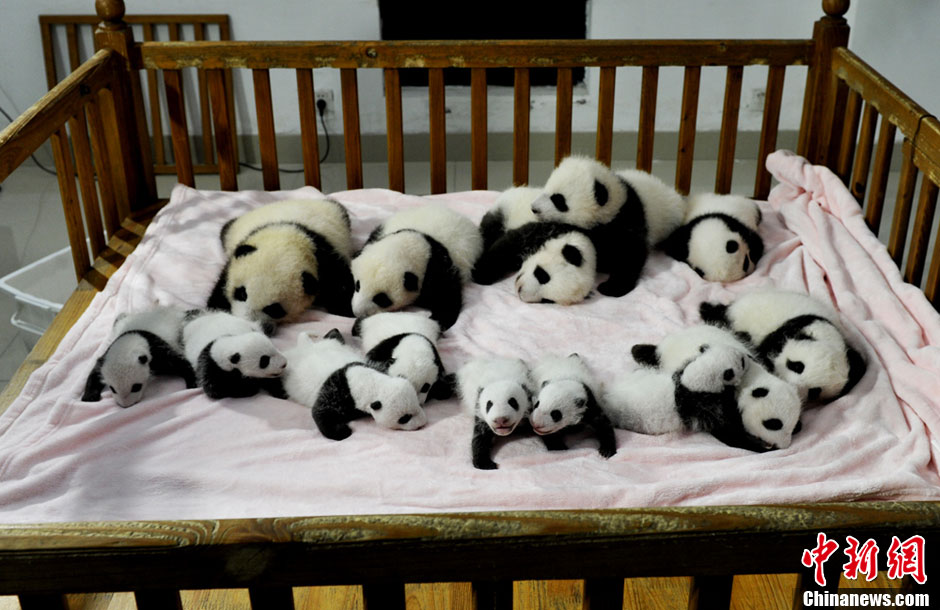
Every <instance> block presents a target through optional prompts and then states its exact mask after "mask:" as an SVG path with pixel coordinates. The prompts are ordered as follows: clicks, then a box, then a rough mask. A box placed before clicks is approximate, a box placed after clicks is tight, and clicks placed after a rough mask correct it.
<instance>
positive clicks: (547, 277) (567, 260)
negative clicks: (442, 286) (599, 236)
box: [473, 222, 597, 305]
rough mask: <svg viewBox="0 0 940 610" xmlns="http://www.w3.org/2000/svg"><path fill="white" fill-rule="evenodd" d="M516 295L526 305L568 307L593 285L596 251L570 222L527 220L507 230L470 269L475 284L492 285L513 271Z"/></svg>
mask: <svg viewBox="0 0 940 610" xmlns="http://www.w3.org/2000/svg"><path fill="white" fill-rule="evenodd" d="M517 271H518V273H517V274H516V279H515V288H516V294H518V295H519V298H520V299H522V300H523V301H525V302H526V303H558V304H561V305H572V304H574V303H579V302H581V301H583V300H584V299H585V298H587V296H588V295H589V294H590V292H591V290H592V289H593V288H594V279H595V277H596V271H597V252H596V250H595V248H594V244H593V242H592V241H591V238H590V237H589V236H588V234H587V233H586V232H585V231H584V230H583V229H580V228H578V227H576V226H574V225H568V224H564V223H557V222H531V223H528V224H525V225H522V226H521V227H516V228H513V229H510V230H508V231H506V233H505V234H504V235H503V236H502V237H500V238H499V239H497V240H496V242H495V243H494V244H493V246H492V247H490V249H488V250H486V251H485V252H484V253H483V255H482V256H480V259H479V260H478V261H477V264H476V266H475V267H474V269H473V280H474V281H475V282H477V283H478V284H484V285H487V284H492V283H494V282H497V281H499V280H501V279H502V278H503V277H505V276H506V275H508V274H510V273H513V272H517Z"/></svg>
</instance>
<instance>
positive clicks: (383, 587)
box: [362, 583, 405, 610]
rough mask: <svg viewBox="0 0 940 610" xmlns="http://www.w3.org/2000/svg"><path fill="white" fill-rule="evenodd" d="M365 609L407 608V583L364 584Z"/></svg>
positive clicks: (403, 609)
mask: <svg viewBox="0 0 940 610" xmlns="http://www.w3.org/2000/svg"><path fill="white" fill-rule="evenodd" d="M362 608H363V610H405V585H404V583H393V584H369V585H363V586H362Z"/></svg>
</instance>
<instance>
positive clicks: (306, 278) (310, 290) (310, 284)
mask: <svg viewBox="0 0 940 610" xmlns="http://www.w3.org/2000/svg"><path fill="white" fill-rule="evenodd" d="M300 281H301V282H303V285H304V294H306V295H307V296H313V295H315V294H316V293H317V289H318V288H319V287H320V282H319V281H318V280H317V278H316V276H314V275H313V274H312V273H310V272H309V271H304V272H303V273H301V274H300Z"/></svg>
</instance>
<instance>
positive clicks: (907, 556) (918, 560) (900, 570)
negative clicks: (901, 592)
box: [888, 536, 927, 585]
mask: <svg viewBox="0 0 940 610" xmlns="http://www.w3.org/2000/svg"><path fill="white" fill-rule="evenodd" d="M908 575H910V576H911V577H912V578H913V579H914V580H916V581H917V583H918V584H921V585H922V584H924V583H925V582H927V574H926V572H925V571H924V537H923V536H911V537H910V538H908V539H907V540H905V541H904V542H901V541H900V540H898V537H897V536H891V546H890V548H888V578H903V577H905V576H908Z"/></svg>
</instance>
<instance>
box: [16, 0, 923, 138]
mask: <svg viewBox="0 0 940 610" xmlns="http://www.w3.org/2000/svg"><path fill="white" fill-rule="evenodd" d="M0 2H2V9H3V12H2V14H3V18H2V20H0V57H2V58H4V63H3V64H2V67H0V105H2V106H3V107H4V108H5V109H6V110H7V111H8V112H11V113H13V112H17V113H18V112H22V111H23V110H25V109H26V108H27V107H28V106H29V105H30V104H31V103H33V102H34V101H35V100H36V99H38V97H40V96H41V95H42V94H43V93H44V92H45V78H44V76H43V74H44V73H43V64H42V49H41V44H40V39H39V35H38V34H39V26H38V21H37V15H39V14H40V13H86V14H87V13H91V12H93V10H94V2H93V1H92V0H0ZM856 4H857V5H859V6H857V7H855V6H853V8H852V10H851V11H850V13H849V21H850V25H853V33H852V38H851V44H850V46H852V47H853V48H855V49H857V50H859V51H860V52H861V53H862V54H863V55H864V56H865V57H866V58H867V59H868V60H869V61H870V62H871V63H873V64H874V65H875V67H876V68H878V69H881V70H883V71H884V72H885V73H886V74H887V76H888V77H889V78H891V79H892V80H895V82H897V83H898V84H900V85H901V86H902V87H904V88H907V89H909V90H910V91H912V92H915V94H916V97H918V98H920V99H919V101H920V103H921V104H923V105H925V106H926V107H927V108H931V105H933V107H934V108H935V109H936V107H937V106H936V102H935V100H936V99H937V87H940V79H937V78H936V77H934V78H924V75H923V74H922V73H918V72H917V70H918V69H933V70H934V71H936V70H937V62H936V60H935V58H936V57H938V53H937V51H938V50H940V48H938V47H940V43H938V42H937V40H938V37H937V36H936V33H935V31H934V30H933V26H934V25H935V24H936V23H940V6H938V3H937V2H936V1H933V0H907V1H905V2H904V3H903V4H896V3H873V2H869V3H864V4H861V3H858V2H856ZM194 10H196V11H198V12H200V13H213V12H219V13H225V12H227V13H229V14H230V15H231V17H232V36H233V38H235V39H237V40H311V39H334V40H355V39H377V38H378V37H379V17H378V7H377V2H376V0H313V1H311V0H279V1H278V2H275V3H267V2H244V1H243V2H236V1H234V0H202V2H200V3H199V4H198V6H194V5H193V3H192V2H191V1H190V0H186V1H184V0H162V1H161V2H159V3H154V2H152V1H150V2H144V1H142V0H127V11H128V13H145V12H166V13H177V12H180V13H184V12H193V11H194ZM821 15H822V9H821V3H820V2H819V1H818V0H804V1H802V2H780V1H779V0H698V1H696V2H688V1H687V0H631V1H630V2H626V1H624V0H591V2H589V15H588V36H589V37H591V38H695V37H698V38H808V37H809V36H810V35H811V33H812V25H813V22H814V21H815V20H816V19H817V18H818V17H820V16H821ZM884 32H897V33H900V32H911V33H912V35H910V36H907V35H900V34H891V35H890V36H887V37H885V36H884V34H883V33H884ZM924 45H927V46H928V48H926V49H925V48H924ZM918 57H919V58H921V60H920V61H917V60H916V58H918ZM10 58H16V63H14V62H12V61H11V60H10ZM279 72H280V73H278V72H275V73H274V74H273V75H272V86H273V89H274V102H275V106H276V108H275V125H276V128H277V130H278V132H279V133H285V134H297V133H299V126H298V124H297V114H298V112H297V102H296V89H295V81H294V75H293V73H292V72H291V71H279ZM723 72H724V71H723V69H720V68H705V70H704V72H703V78H702V92H701V95H700V103H699V117H698V126H699V129H703V130H709V129H711V130H716V129H718V127H719V126H720V113H721V99H722V95H723V89H724V73H723ZM244 77H245V78H242V75H237V76H236V79H237V80H236V82H238V83H241V85H242V86H244V85H245V84H246V81H250V76H248V75H244ZM314 78H315V81H316V87H317V89H323V88H329V89H332V90H333V91H334V92H335V96H336V101H337V102H338V101H339V75H338V73H336V72H335V71H326V70H317V71H315V75H314ZM765 79H766V69H764V68H761V67H754V68H748V69H747V70H745V81H744V87H743V94H742V112H741V116H740V125H741V128H742V129H745V130H756V129H758V128H759V125H760V123H759V121H760V112H759V111H760V100H759V99H757V98H756V97H755V95H754V92H755V90H761V89H763V87H764V83H765ZM586 80H587V82H586V85H585V86H584V87H583V88H580V89H579V90H577V91H576V93H575V101H576V103H575V117H574V122H575V125H574V129H575V131H592V130H593V129H594V128H595V125H596V103H595V101H594V94H595V93H596V87H597V84H596V82H597V78H596V74H595V73H593V72H589V74H588V77H587V79H586ZM804 80H805V69H804V68H791V69H788V72H787V80H786V86H785V92H784V96H785V97H784V107H783V115H782V118H781V129H796V128H797V126H798V124H799V115H800V111H801V104H800V91H799V90H800V89H801V88H802V85H803V82H804ZM639 81H640V71H639V69H638V68H629V69H620V70H618V73H617V92H618V100H621V99H623V100H636V102H635V103H634V102H629V101H626V102H625V103H619V104H618V107H617V110H616V115H615V121H614V126H615V129H617V130H622V131H634V130H635V129H636V121H637V104H638V98H639V95H638V90H639ZM659 87H660V94H659V103H658V108H657V127H658V128H659V129H662V130H675V129H676V128H677V126H678V117H679V106H680V101H681V89H682V71H681V69H678V68H665V69H663V70H662V71H661V74H660V85H659ZM632 91H636V92H637V93H636V95H635V96H634V95H633V93H632ZM920 92H922V94H921V93H920ZM625 93H628V95H626V96H624V94H625ZM447 96H448V97H447V107H448V110H449V114H448V115H447V123H448V130H449V131H451V132H468V131H469V125H470V120H469V92H468V91H467V90H466V89H464V90H461V89H460V88H454V89H452V90H448V93H447ZM621 96H623V97H621ZM190 99H191V100H192V96H190ZM426 99H427V95H426V93H425V92H423V91H416V92H412V93H408V94H406V101H405V108H404V120H405V130H406V132H414V133H420V132H426V131H427V110H426V109H427V102H426ZM237 105H238V112H239V116H238V118H239V120H240V121H241V125H242V126H244V125H249V124H252V123H253V122H254V121H253V114H254V108H253V100H252V94H251V90H250V88H248V89H243V90H242V92H241V94H240V95H239V96H238V102H237ZM511 105H512V94H511V90H497V89H496V88H491V90H490V99H489V106H490V116H491V117H492V118H491V119H490V121H491V122H490V129H491V130H493V131H509V130H510V129H511V116H512V112H511ZM532 107H533V108H532V117H531V126H532V130H533V131H535V132H538V131H551V130H552V129H553V127H554V92H553V91H549V90H545V91H535V92H533V96H532ZM360 108H361V112H362V129H363V132H364V133H367V134H368V133H382V132H384V128H385V109H384V108H385V107H384V100H383V98H382V83H381V75H380V74H379V73H377V72H375V71H361V72H360ZM497 117H499V118H497ZM329 119H330V121H331V122H332V123H333V125H334V126H338V125H339V124H340V123H339V121H340V117H339V116H338V113H334V114H332V115H330V116H329ZM4 124H5V123H4V122H0V125H4Z"/></svg>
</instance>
